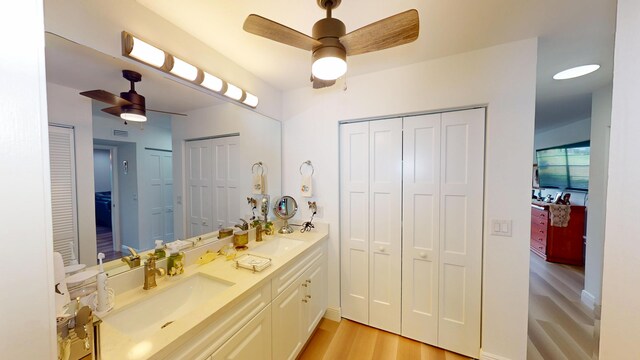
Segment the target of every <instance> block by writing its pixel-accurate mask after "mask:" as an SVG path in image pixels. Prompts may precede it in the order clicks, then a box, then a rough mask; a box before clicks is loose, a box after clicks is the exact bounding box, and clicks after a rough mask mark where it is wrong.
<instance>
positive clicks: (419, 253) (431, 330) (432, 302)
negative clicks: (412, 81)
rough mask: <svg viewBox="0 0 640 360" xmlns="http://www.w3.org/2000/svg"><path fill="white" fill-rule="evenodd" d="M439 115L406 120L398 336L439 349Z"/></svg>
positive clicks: (414, 117)
mask: <svg viewBox="0 0 640 360" xmlns="http://www.w3.org/2000/svg"><path fill="white" fill-rule="evenodd" d="M440 119H441V114H432V115H421V116H412V117H406V118H404V133H403V156H404V160H403V203H402V206H403V217H404V218H403V231H402V236H403V254H402V335H403V336H405V337H408V338H412V339H415V340H418V341H422V342H425V343H428V344H433V345H437V344H438V318H439V315H438V314H439V312H438V282H439V280H438V279H439V276H438V274H439V259H438V258H439V244H440V239H439V235H440V211H439V209H440V121H441V120H440Z"/></svg>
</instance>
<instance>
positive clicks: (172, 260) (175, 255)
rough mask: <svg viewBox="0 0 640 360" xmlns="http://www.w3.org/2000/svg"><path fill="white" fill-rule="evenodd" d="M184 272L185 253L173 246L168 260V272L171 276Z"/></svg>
mask: <svg viewBox="0 0 640 360" xmlns="http://www.w3.org/2000/svg"><path fill="white" fill-rule="evenodd" d="M182 273H184V253H183V252H182V251H179V250H178V247H176V246H171V247H170V248H169V258H168V260H167V274H169V276H175V275H180V274H182Z"/></svg>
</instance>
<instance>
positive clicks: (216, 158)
mask: <svg viewBox="0 0 640 360" xmlns="http://www.w3.org/2000/svg"><path fill="white" fill-rule="evenodd" d="M238 140H239V137H237V136H232V137H224V138H217V139H213V140H212V150H213V189H214V191H213V204H214V209H213V218H214V221H215V226H216V228H218V227H226V226H233V225H234V224H237V223H238V219H239V218H240V217H242V211H241V205H242V204H243V203H244V202H243V196H242V194H240V191H239V188H238V177H239V174H240V169H239V156H240V155H239V152H238V149H239V146H238Z"/></svg>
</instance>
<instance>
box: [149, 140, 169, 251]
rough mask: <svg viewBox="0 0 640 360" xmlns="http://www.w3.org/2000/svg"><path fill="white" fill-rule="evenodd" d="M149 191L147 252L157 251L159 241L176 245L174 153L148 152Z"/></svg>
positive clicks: (153, 150)
mask: <svg viewBox="0 0 640 360" xmlns="http://www.w3.org/2000/svg"><path fill="white" fill-rule="evenodd" d="M144 161H145V168H146V171H145V174H144V176H145V177H146V190H145V196H144V200H145V205H144V215H143V216H145V217H146V218H147V219H146V220H145V222H144V223H146V224H148V226H149V228H148V230H146V231H145V237H144V238H145V244H144V246H143V248H144V249H150V248H152V247H153V243H154V241H155V240H163V241H165V242H169V241H173V240H174V236H173V173H172V153H171V151H165V150H155V149H145V160H144Z"/></svg>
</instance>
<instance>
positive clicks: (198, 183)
mask: <svg viewBox="0 0 640 360" xmlns="http://www.w3.org/2000/svg"><path fill="white" fill-rule="evenodd" d="M211 145H212V144H211V140H197V141H187V143H186V153H185V164H186V167H185V171H186V174H185V180H186V186H187V189H186V193H187V222H188V226H187V237H191V236H196V235H200V234H204V233H208V232H211V231H213V230H214V227H213V223H212V221H211V219H212V211H213V209H212V201H213V195H212V190H211V188H212V185H213V178H212V177H211V173H212V171H211V167H212V166H213V161H212V159H211Z"/></svg>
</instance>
